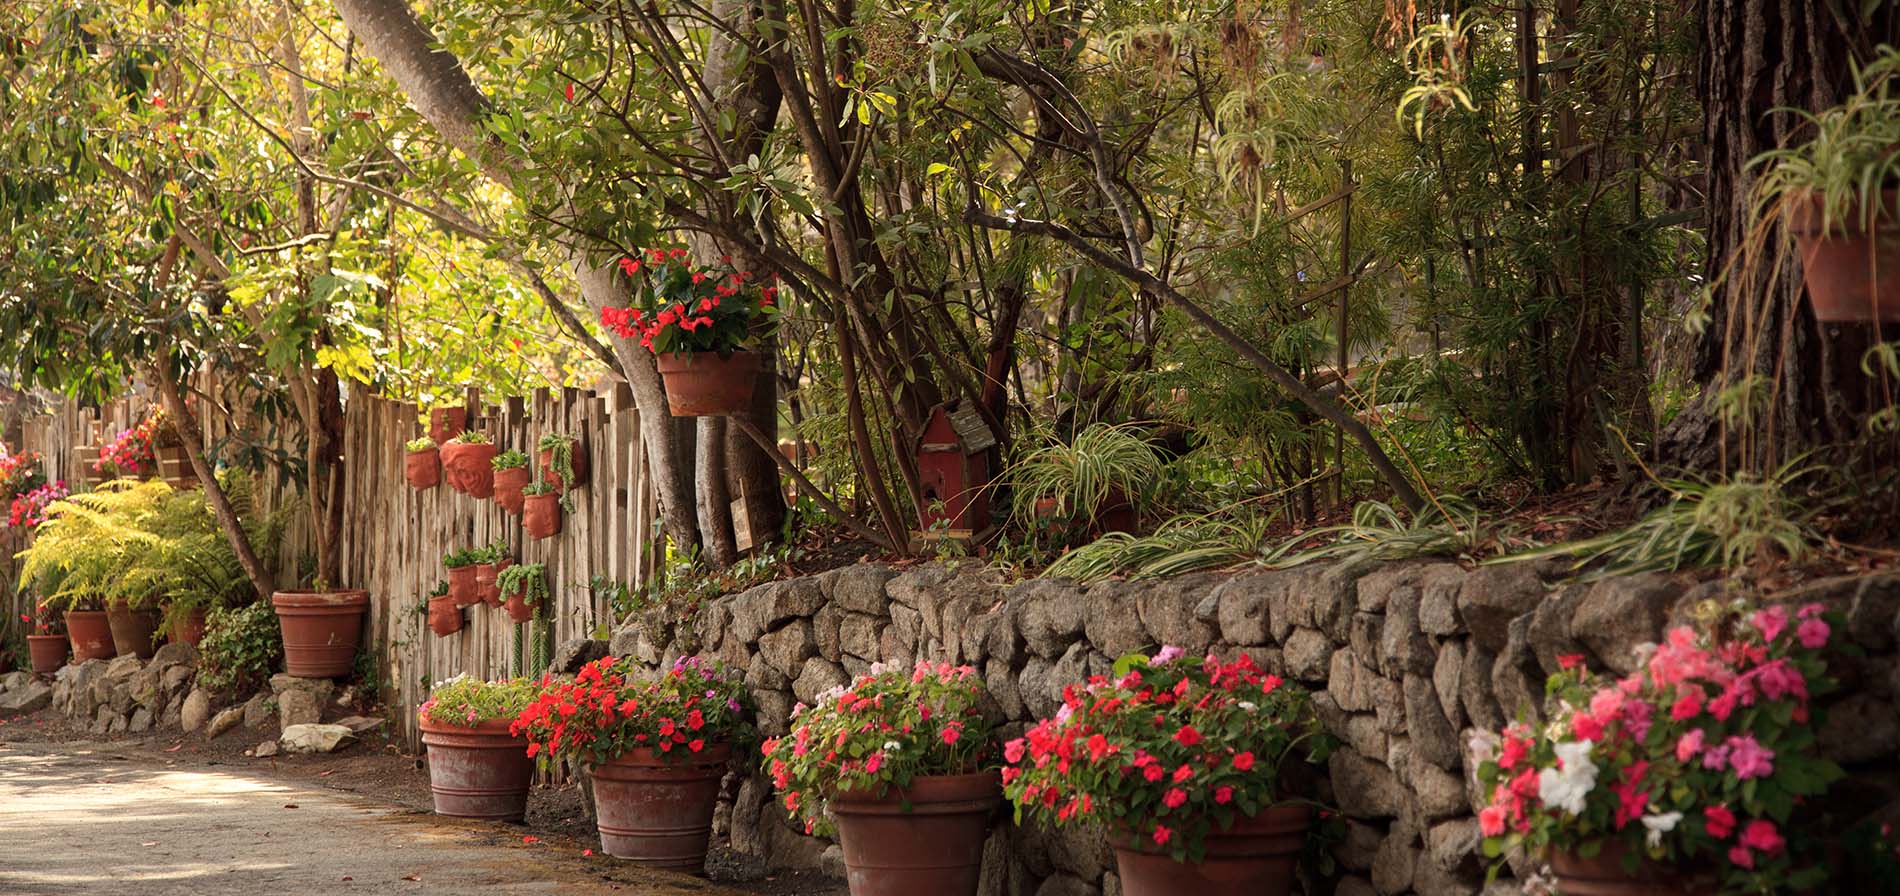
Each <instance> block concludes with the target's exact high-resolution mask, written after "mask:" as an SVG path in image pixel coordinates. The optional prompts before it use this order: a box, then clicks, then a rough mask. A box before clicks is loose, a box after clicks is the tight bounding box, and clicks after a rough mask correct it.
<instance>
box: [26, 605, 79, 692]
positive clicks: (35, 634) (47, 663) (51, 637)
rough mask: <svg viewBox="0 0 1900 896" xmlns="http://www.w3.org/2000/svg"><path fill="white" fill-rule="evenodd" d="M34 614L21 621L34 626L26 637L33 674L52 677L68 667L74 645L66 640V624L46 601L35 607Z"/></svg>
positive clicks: (27, 615)
mask: <svg viewBox="0 0 1900 896" xmlns="http://www.w3.org/2000/svg"><path fill="white" fill-rule="evenodd" d="M33 610H34V611H33V612H32V613H29V614H22V615H21V616H20V621H21V622H24V623H26V624H27V625H29V626H32V629H31V631H29V632H28V633H27V636H26V648H27V654H28V656H29V657H31V658H32V660H33V674H35V675H51V674H53V673H54V672H58V671H59V667H61V666H64V665H66V657H67V656H68V655H70V654H71V652H72V644H71V642H69V641H68V640H67V639H66V624H65V622H64V621H63V620H61V619H60V617H59V614H58V613H57V612H55V611H54V610H53V609H52V608H51V607H48V606H47V605H46V603H45V602H44V601H41V602H36V603H35V604H34V605H33Z"/></svg>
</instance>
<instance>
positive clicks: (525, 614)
mask: <svg viewBox="0 0 1900 896" xmlns="http://www.w3.org/2000/svg"><path fill="white" fill-rule="evenodd" d="M501 606H502V609H505V610H507V611H508V618H509V619H512V620H514V621H515V622H517V623H521V622H528V621H530V620H532V619H534V607H531V606H529V605H528V602H527V601H525V600H522V599H521V595H519V594H510V595H508V599H507V600H506V601H504V602H503V603H502V605H501Z"/></svg>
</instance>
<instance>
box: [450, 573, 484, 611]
mask: <svg viewBox="0 0 1900 896" xmlns="http://www.w3.org/2000/svg"><path fill="white" fill-rule="evenodd" d="M449 599H451V600H453V601H455V605H456V606H458V607H467V606H473V605H475V604H479V603H481V602H482V592H481V589H480V588H479V587H477V585H476V581H475V567H474V566H473V565H469V566H451V567H449Z"/></svg>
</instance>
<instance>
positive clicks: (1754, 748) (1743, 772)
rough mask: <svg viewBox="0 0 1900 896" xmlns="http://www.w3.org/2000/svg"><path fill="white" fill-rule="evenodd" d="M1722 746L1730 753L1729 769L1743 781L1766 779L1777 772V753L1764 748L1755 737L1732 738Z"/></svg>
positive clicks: (1741, 736) (1740, 736)
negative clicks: (1775, 761) (1775, 759)
mask: <svg viewBox="0 0 1900 896" xmlns="http://www.w3.org/2000/svg"><path fill="white" fill-rule="evenodd" d="M1722 746H1723V749H1725V750H1727V751H1728V761H1729V768H1731V769H1733V770H1734V771H1735V777H1737V778H1739V779H1741V780H1743V781H1746V780H1748V779H1750V778H1765V777H1768V776H1769V775H1771V774H1773V773H1774V771H1775V766H1774V761H1773V760H1774V758H1775V751H1773V750H1770V749H1768V748H1767V747H1764V746H1762V745H1761V744H1760V742H1758V741H1756V740H1755V738H1754V736H1753V735H1747V734H1744V735H1739V736H1736V737H1731V738H1729V739H1728V741H1727V742H1726V743H1724V744H1723V745H1722Z"/></svg>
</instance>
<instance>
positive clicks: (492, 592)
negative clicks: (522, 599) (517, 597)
mask: <svg viewBox="0 0 1900 896" xmlns="http://www.w3.org/2000/svg"><path fill="white" fill-rule="evenodd" d="M513 565H515V561H514V558H513V557H503V558H501V559H500V560H496V561H495V579H496V581H497V582H499V581H500V580H501V571H502V570H504V569H507V568H508V567H510V566H513ZM482 600H484V601H487V602H488V605H489V606H491V607H500V606H501V585H499V584H492V585H489V586H488V590H487V591H485V592H483V593H482Z"/></svg>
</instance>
